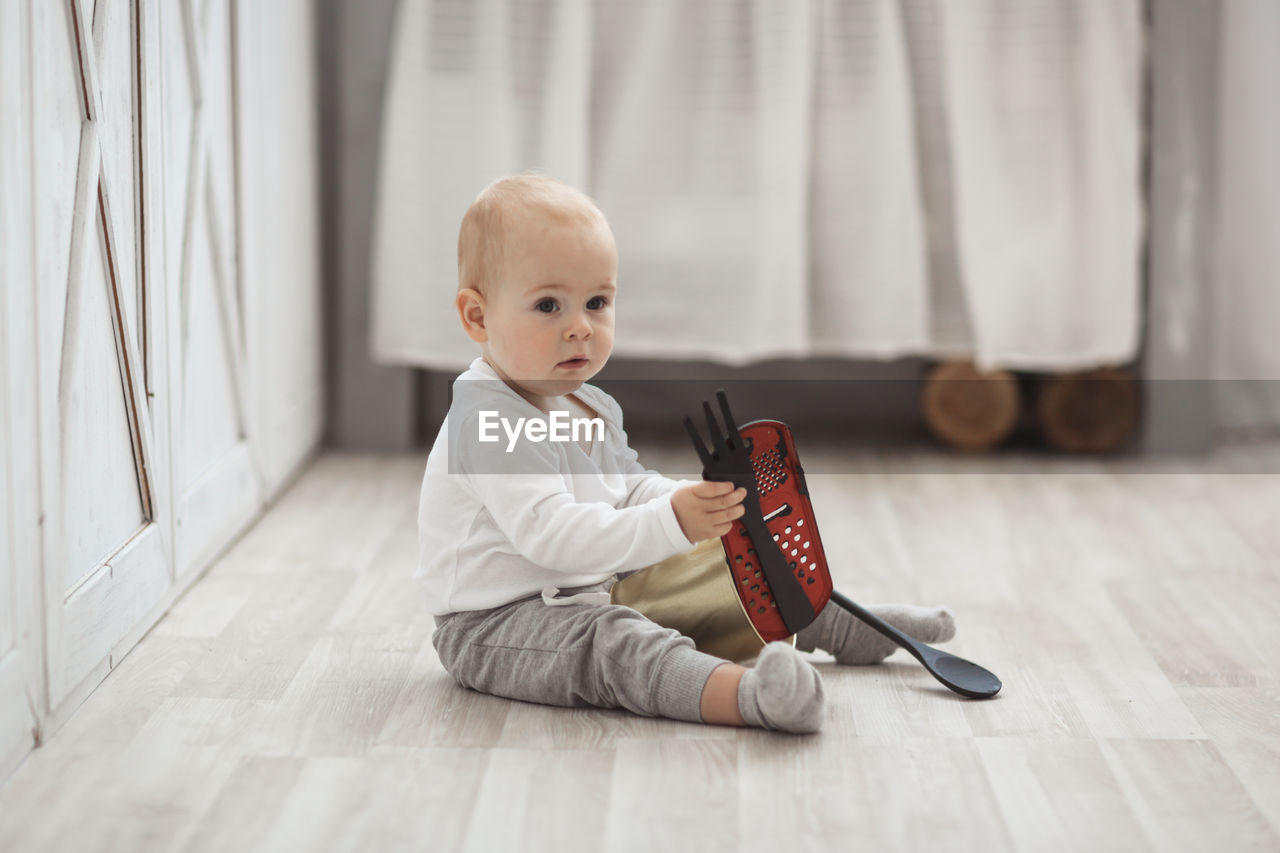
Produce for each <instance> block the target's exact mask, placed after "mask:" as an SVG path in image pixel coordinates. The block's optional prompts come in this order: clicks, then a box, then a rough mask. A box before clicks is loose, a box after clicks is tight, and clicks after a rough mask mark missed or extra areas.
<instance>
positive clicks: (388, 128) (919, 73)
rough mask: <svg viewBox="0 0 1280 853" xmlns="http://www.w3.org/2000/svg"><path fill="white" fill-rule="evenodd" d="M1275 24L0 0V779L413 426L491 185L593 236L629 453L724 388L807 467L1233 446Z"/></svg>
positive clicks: (1008, 10) (1273, 213) (1020, 14)
mask: <svg viewBox="0 0 1280 853" xmlns="http://www.w3.org/2000/svg"><path fill="white" fill-rule="evenodd" d="M1277 45H1280V4H1277V3H1276V2H1274V0H1231V2H1222V3H1217V2H1201V0H1107V2H1089V3H1081V2H1076V0H963V2H944V0H826V1H825V2H823V0H789V2H783V0H777V2H764V0H761V2H744V1H743V0H706V2H701V1H700V2H688V1H687V0H683V1H682V2H677V0H653V2H646V3H636V2H624V0H521V1H520V2H517V0H508V2H489V1H488V0H477V2H467V0H436V1H435V2H428V0H361V2H355V0H264V1H263V2H253V3H250V2H246V0H0V116H3V120H2V122H0V127H2V128H3V133H2V135H0V276H2V277H3V290H2V291H0V333H2V334H3V344H2V345H0V458H2V459H3V468H4V487H3V489H0V532H2V533H3V537H2V539H0V541H2V542H3V543H4V544H3V547H2V548H0V776H3V774H4V773H5V772H6V771H7V770H8V769H9V768H12V767H13V766H16V763H17V762H18V761H20V760H21V758H22V756H24V755H26V754H27V752H29V750H30V749H31V747H32V745H33V744H35V743H38V742H39V741H40V738H41V737H42V732H44V731H49V730H52V729H56V728H57V727H58V726H59V725H61V723H62V722H63V721H65V720H66V719H67V717H68V716H69V715H70V714H71V713H72V711H74V709H75V708H76V707H77V706H78V705H79V703H80V702H81V701H83V699H84V697H85V696H87V695H88V694H89V693H90V692H91V691H92V690H93V689H94V688H95V687H96V686H97V684H98V683H100V682H101V681H102V679H103V678H105V677H106V675H107V673H109V672H110V671H111V670H112V669H113V667H114V666H115V665H116V664H117V663H118V662H119V660H120V658H121V657H122V656H123V655H124V654H125V653H127V652H128V651H129V649H130V648H132V647H133V645H134V644H136V643H137V641H138V639H139V638H140V637H142V636H143V635H144V634H145V633H146V632H147V631H148V630H149V629H150V628H151V627H152V626H153V625H154V624H155V623H156V621H157V620H158V619H159V618H160V617H161V616H162V615H163V614H164V613H165V612H166V611H167V610H168V609H169V608H170V607H171V606H172V604H173V603H174V602H175V601H176V600H177V599H178V597H179V596H180V595H182V593H183V592H184V591H185V590H186V589H187V588H189V587H190V586H191V584H192V583H193V582H194V581H195V580H196V579H197V578H198V577H199V576H200V574H201V572H203V571H204V570H205V569H207V568H208V567H209V565H210V564H211V562H212V561H213V560H214V559H215V557H217V556H218V555H219V554H221V553H222V552H223V551H224V550H225V549H226V548H227V547H228V545H229V543H231V542H233V541H234V540H235V539H236V537H237V536H239V535H240V533H242V532H243V531H244V530H245V529H246V527H247V526H248V525H249V524H250V523H251V522H252V521H253V520H255V519H256V518H258V517H260V516H261V515H262V513H263V512H264V511H265V509H266V507H268V506H269V505H271V503H272V502H274V501H275V500H276V499H277V498H278V497H279V496H280V495H281V494H282V493H283V491H284V490H285V488H286V487H288V486H289V484H291V483H292V482H294V481H295V480H296V478H297V477H298V475H299V474H300V473H301V472H302V471H304V470H305V469H306V468H307V466H308V464H309V463H310V462H311V461H312V460H313V459H314V458H315V456H316V454H317V452H318V451H319V450H320V449H321V448H324V447H332V448H342V449H359V450H378V451H388V450H395V451H415V452H420V450H421V449H422V448H424V447H425V446H426V445H427V444H428V443H429V442H430V441H431V440H432V438H433V437H434V436H435V433H436V430H437V429H438V427H439V425H440V422H441V419H442V418H443V415H444V411H445V408H446V407H447V404H448V400H449V383H450V380H451V379H452V377H453V376H455V375H456V374H457V372H458V371H459V369H460V368H462V367H464V366H465V365H466V364H467V363H468V362H469V361H470V360H471V358H472V357H473V356H474V351H473V349H472V345H471V344H470V342H469V341H467V340H466V339H465V337H464V336H463V335H462V333H461V331H460V329H459V327H458V322H457V319H456V316H455V312H454V309H453V307H452V294H453V292H454V289H455V287H456V279H455V267H454V264H455V248H454V247H455V241H456V234H457V226H458V222H459V220H460V218H461V216H462V213H463V211H464V210H465V208H466V206H467V204H468V203H469V202H470V200H471V199H472V198H473V197H474V196H475V194H476V193H477V192H478V191H479V190H480V189H481V188H482V187H483V186H484V185H486V184H487V183H488V182H490V181H491V180H493V179H495V178H497V177H500V176H502V175H504V174H507V173H511V172H516V171H520V170H525V169H540V170H544V171H547V172H550V173H552V174H554V175H557V176H559V177H560V178H562V179H564V180H566V181H569V182H571V183H573V184H576V185H578V186H579V187H581V188H582V189H583V190H585V191H586V192H588V193H589V194H591V195H592V196H594V197H595V198H596V199H597V201H598V202H599V204H600V206H601V207H602V209H603V210H604V211H605V213H606V214H607V215H608V217H609V218H610V220H611V222H612V225H613V228H614V231H615V233H616V236H617V240H618V245H619V250H620V254H621V271H620V275H621V286H622V297H621V298H622V301H621V303H620V314H619V321H618V338H617V344H616V349H615V356H614V360H613V361H612V362H611V363H610V365H609V366H608V367H607V368H606V370H605V372H604V373H602V374H601V375H600V377H599V378H598V382H599V384H601V385H602V386H604V387H605V388H606V389H607V390H609V391H611V392H613V393H615V395H616V396H618V397H619V399H620V400H621V401H622V403H623V405H624V408H625V409H626V411H627V417H628V426H629V428H632V429H633V430H634V433H635V435H636V436H637V437H638V438H643V439H646V440H658V439H662V438H664V437H669V436H670V435H671V433H672V431H673V427H674V425H675V424H676V422H677V420H678V417H679V416H680V415H681V414H684V413H685V412H686V411H688V410H689V409H691V408H692V403H693V401H695V400H700V399H702V398H704V397H706V396H707V395H708V393H709V389H713V388H714V387H716V384H724V383H733V384H734V388H735V390H734V391H733V396H734V399H735V401H741V402H738V403H736V410H737V411H738V413H739V415H740V416H741V417H743V418H744V419H745V418H751V417H765V416H768V417H776V418H781V419H784V420H787V421H789V422H791V423H792V424H793V426H795V427H796V428H797V431H798V432H799V431H800V430H804V431H805V432H804V434H806V435H808V434H814V435H817V434H818V433H819V432H822V433H824V434H829V435H833V436H836V437H838V438H840V439H841V440H844V441H847V442H850V445H849V446H853V444H855V443H857V442H861V441H865V440H870V438H871V436H873V435H886V436H890V437H893V438H894V439H898V440H905V441H908V442H910V441H915V442H921V443H925V444H927V446H930V447H934V446H938V445H939V443H941V445H942V446H943V447H946V448H952V447H954V448H964V449H970V450H972V449H987V450H995V451H997V452H998V449H999V448H1001V447H1002V446H1007V445H1009V443H1010V442H1013V446H1017V442H1018V441H1019V440H1021V441H1023V442H1024V446H1025V444H1026V443H1032V444H1034V445H1035V446H1036V447H1039V448H1047V449H1048V450H1050V451H1054V452H1056V451H1058V450H1064V451H1108V452H1110V451H1122V452H1125V453H1128V454H1132V455H1134V456H1136V457H1139V458H1146V457H1147V456H1149V455H1155V454H1157V453H1169V452H1176V453H1182V454H1205V453H1209V452H1210V451H1212V450H1213V449H1214V447H1215V445H1217V444H1219V443H1221V442H1223V441H1227V440H1236V438H1238V437H1239V436H1259V435H1260V436H1264V437H1266V436H1270V437H1272V438H1274V437H1275V436H1276V434H1277V430H1278V429H1280V395H1278V394H1277V393H1276V392H1275V388H1276V385H1277V384H1278V383H1277V382H1276V380H1277V379H1280V346H1277V344H1276V342H1275V337H1276V334H1275V330H1276V329H1277V328H1280V288H1278V287H1277V286H1276V279H1277V274H1278V273H1280V241H1277V240H1276V239H1275V237H1276V235H1277V233H1280V166H1278V165H1277V155H1276V152H1277V151H1280V102H1278V101H1277V100H1276V98H1275V81H1276V80H1277V79H1280V51H1277V50H1276V47H1277ZM713 383H715V384H713ZM810 431H812V432H811V433H810ZM1019 436H1022V438H1021V439H1019ZM677 440H679V439H678V438H677ZM686 455H687V454H686ZM420 462H421V460H420V458H418V457H416V456H415V457H414V458H413V460H412V462H411V464H410V463H408V462H406V463H405V465H406V466H407V468H406V470H407V469H408V468H412V469H413V472H412V475H413V476H416V475H417V472H418V471H420ZM413 476H410V478H409V479H413ZM374 479H375V480H376V477H375V478H374ZM315 500H317V501H319V502H320V504H321V505H322V506H327V507H336V508H335V509H334V510H333V511H334V512H338V510H339V509H341V507H337V505H338V503H340V502H341V501H342V500H345V498H342V497H341V495H338V496H337V497H334V496H333V495H332V494H329V493H324V494H320V495H319V496H316V497H315Z"/></svg>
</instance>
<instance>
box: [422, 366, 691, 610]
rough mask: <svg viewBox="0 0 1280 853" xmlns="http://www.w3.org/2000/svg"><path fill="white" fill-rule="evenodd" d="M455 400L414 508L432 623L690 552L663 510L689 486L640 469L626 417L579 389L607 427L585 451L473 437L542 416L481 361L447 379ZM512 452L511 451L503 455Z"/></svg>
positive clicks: (608, 401)
mask: <svg viewBox="0 0 1280 853" xmlns="http://www.w3.org/2000/svg"><path fill="white" fill-rule="evenodd" d="M453 396H454V399H453V404H452V405H451V406H450V407H449V413H448V415H447V416H446V417H445V422H444V424H443V426H441V428H440V432H439V433H438V434H437V436H436V440H435V444H434V445H433V446H432V448H431V453H430V455H429V456H428V457H427V468H426V472H425V474H424V475H423V478H422V493H421V498H420V501H419V506H418V542H419V563H418V570H417V572H416V573H415V575H414V577H415V578H416V579H417V580H418V581H420V582H421V584H422V587H423V592H424V594H425V597H426V600H427V606H428V609H429V610H430V611H431V613H432V615H440V614H444V613H452V612H456V611H462V610H484V609H488V608H491V607H498V606H500V605H502V604H507V603H509V602H512V601H516V600H519V599H521V598H526V597H528V596H531V595H537V594H538V593H539V592H541V591H542V590H544V589H546V588H547V587H549V586H551V587H557V588H568V587H576V586H586V585H588V584H594V583H598V582H600V581H603V580H606V579H607V578H609V577H610V576H611V575H614V574H616V573H618V572H625V571H633V570H636V569H641V568H644V567H645V566H648V565H652V564H653V563H656V562H659V561H661V560H665V559H666V558H667V557H670V556H672V555H674V554H679V553H682V552H685V551H688V550H689V549H691V548H692V547H693V546H694V543H693V542H690V541H689V539H688V538H687V537H686V536H685V535H684V532H683V531H682V530H681V529H680V523H679V522H678V521H677V520H676V515H675V510H674V509H673V508H672V505H671V493H672V492H673V491H675V490H676V489H677V488H679V487H680V486H681V485H683V484H684V483H685V482H687V481H676V480H670V479H667V478H666V477H663V476H662V475H660V474H658V473H656V472H654V471H649V470H646V469H645V468H644V466H642V465H641V464H640V463H639V461H638V458H637V454H636V452H635V451H634V450H632V449H631V447H630V446H628V444H627V435H626V433H625V432H624V431H623V429H622V409H621V407H620V406H619V405H618V403H617V401H615V400H614V399H613V398H612V397H611V396H609V395H608V394H606V393H605V392H604V391H601V390H600V389H599V388H596V387H595V386H593V385H586V384H584V385H583V386H582V387H581V388H579V389H578V391H576V392H575V396H577V397H578V399H579V400H581V401H582V402H583V403H585V404H586V405H587V406H589V407H591V408H592V409H594V410H595V411H596V412H597V413H598V414H599V416H600V418H601V420H603V422H604V438H603V441H600V440H596V441H594V442H593V443H592V445H591V448H590V453H589V454H588V452H587V451H584V450H583V449H582V447H581V446H579V444H578V442H576V441H572V440H568V441H552V440H550V439H547V440H542V441H534V440H530V439H529V438H527V437H526V436H525V434H523V432H522V433H521V435H520V437H518V438H516V439H515V440H514V442H513V441H512V439H511V438H510V436H509V434H508V433H507V432H506V430H505V428H503V427H501V426H498V427H496V428H490V429H488V430H487V434H489V435H494V434H495V433H496V436H497V440H496V441H488V442H484V441H480V440H479V439H480V434H481V426H482V415H481V413H482V412H493V413H496V414H495V415H485V416H484V421H485V422H486V423H488V424H491V425H492V424H495V423H497V422H498V419H499V418H506V419H507V422H508V425H509V426H512V427H514V426H515V424H516V423H517V419H518V418H527V419H535V420H540V421H542V422H544V423H546V422H548V420H549V419H548V417H547V415H546V414H545V413H543V412H542V411H540V410H539V409H538V408H537V407H535V406H534V405H532V404H531V403H529V402H528V401H527V400H525V399H524V398H523V397H521V396H520V395H519V394H517V393H516V392H515V391H513V390H512V389H511V388H509V387H508V386H507V385H506V384H505V383H504V382H503V381H502V380H501V379H499V378H498V375H497V374H496V373H495V372H494V371H493V368H492V367H490V366H489V364H488V363H487V362H485V360H484V359H483V358H477V359H476V360H475V361H473V362H472V363H471V366H470V367H469V368H468V369H467V370H466V371H465V372H463V373H462V374H461V375H460V376H459V377H458V378H457V381H455V383H454V390H453ZM509 446H510V447H511V450H510V452H508V449H507V448H508V447H509Z"/></svg>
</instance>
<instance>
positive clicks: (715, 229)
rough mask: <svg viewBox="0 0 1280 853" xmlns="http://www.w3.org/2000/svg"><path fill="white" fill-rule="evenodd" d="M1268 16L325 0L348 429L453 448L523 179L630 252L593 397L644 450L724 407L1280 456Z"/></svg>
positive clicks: (1129, 4) (833, 427)
mask: <svg viewBox="0 0 1280 853" xmlns="http://www.w3.org/2000/svg"><path fill="white" fill-rule="evenodd" d="M1278 14H1280V13H1278V11H1277V7H1276V4H1274V3H1269V2H1251V0H1245V2H1241V3H1230V4H1216V3H1177V2H1139V0H1126V1H1125V2H1108V3H1095V4H1080V3H1074V2H1066V0H1063V2H1056V0H1053V1H1052V2H1050V1H1049V0H1046V2H1032V3H1013V2H1010V3H1005V2H966V3H963V4H954V3H953V4H947V3H938V2H931V0H903V2H803V3H741V2H707V3H676V2H670V3H664V2H658V3H649V4H633V3H624V2H563V3H560V2H552V0H544V2H531V3H469V2H395V0H378V2H372V3H365V4H360V6H359V7H358V9H357V7H354V6H352V5H350V4H346V3H342V2H330V3H322V4H321V6H320V8H319V26H320V30H321V34H322V43H323V48H322V62H321V75H322V76H321V80H322V94H323V99H322V104H323V122H324V127H325V133H324V136H323V138H324V140H325V142H326V147H325V149H324V150H325V155H324V156H325V164H326V174H327V175H328V176H329V177H330V178H331V181H329V182H327V183H326V187H325V192H326V196H325V197H326V199H328V200H329V201H328V203H327V204H326V210H329V211H333V212H334V215H333V216H331V217H330V218H329V219H327V220H326V228H327V231H326V241H325V243H326V251H327V253H328V254H327V263H326V265H325V268H326V270H327V271H328V272H329V274H330V276H331V279H330V294H331V297H332V298H333V300H334V301H333V303H332V305H333V308H334V310H333V312H332V313H331V318H332V320H333V323H332V325H331V327H330V332H331V336H330V338H329V340H330V343H331V344H332V349H331V350H330V352H331V353H332V354H333V355H334V358H333V359H332V360H331V361H330V366H331V373H330V379H331V383H330V388H331V391H332V394H331V396H330V398H329V400H330V408H329V417H328V422H329V428H330V431H331V433H330V434H331V435H332V437H333V438H334V440H335V441H337V442H338V443H339V444H342V445H349V446H376V447H407V446H413V445H414V444H415V443H420V442H421V441H423V439H424V433H428V434H427V435H426V436H425V437H426V438H427V439H428V440H429V438H430V437H431V435H434V430H435V425H438V423H439V421H440V419H441V418H442V416H443V412H444V409H445V408H446V407H447V403H448V395H447V388H448V380H449V379H451V378H452V376H454V375H456V373H457V372H458V371H459V370H460V369H461V368H462V367H464V366H465V365H466V364H467V363H468V362H469V360H470V359H471V358H472V357H473V346H472V345H471V343H470V342H469V341H468V340H467V339H466V338H465V336H464V335H463V334H462V332H461V329H460V327H459V324H458V322H457V321H456V319H455V317H454V315H453V312H452V311H451V310H450V306H449V304H448V294H449V293H451V292H452V288H453V286H454V285H453V282H454V281H455V275H456V273H455V251H456V249H455V245H456V244H455V241H456V232H457V222H458V220H459V217H460V211H462V210H465V208H466V206H467V204H468V203H469V202H470V200H471V198H473V197H474V195H475V194H476V192H477V191H478V188H480V187H483V186H484V185H485V184H486V183H488V182H489V181H491V180H493V179H494V178H496V177H499V176H501V175H503V174H507V173H511V172H515V171H520V170H523V169H528V168H534V169H540V170H544V171H547V172H550V173H551V174H554V175H557V176H559V177H561V178H563V179H565V180H567V181H569V182H571V183H574V184H576V185H578V186H580V187H582V188H583V189H585V190H586V191H587V192H588V193H590V194H592V195H593V196H594V197H595V198H596V199H597V201H598V202H599V203H600V205H601V207H602V208H603V209H604V211H605V212H606V214H607V215H608V216H609V217H610V220H611V222H612V224H613V226H614V230H615V233H616V235H617V239H618V245H619V251H620V256H621V270H620V279H621V282H622V284H623V285H624V287H625V291H624V292H623V295H622V299H623V301H622V302H621V303H620V304H619V320H618V335H617V342H616V346H615V357H614V361H613V362H612V363H611V364H610V365H609V366H608V367H607V368H606V370H605V372H604V373H603V374H601V376H600V377H599V382H600V384H603V385H605V387H607V388H608V389H609V390H610V391H611V392H613V393H614V394H615V395H616V396H618V397H619V398H620V400H621V401H622V402H623V404H624V409H625V410H626V411H627V416H628V423H629V424H630V425H631V428H632V430H633V431H634V432H636V433H637V434H638V435H640V436H641V437H650V436H652V437H654V438H659V437H661V436H662V435H663V434H664V433H665V432H669V430H670V427H671V424H672V423H673V422H674V421H673V420H672V414H671V412H672V411H673V410H680V411H683V410H684V409H687V408H688V407H689V406H690V405H691V404H692V401H696V400H698V399H701V397H702V396H705V394H706V386H707V383H708V382H716V381H718V382H723V381H729V382H732V383H735V384H736V386H737V389H738V396H739V397H746V398H747V401H748V402H747V403H746V405H745V408H746V409H748V410H751V411H754V412H755V413H756V414H757V415H758V416H766V415H767V416H773V417H781V418H783V419H785V420H788V421H790V422H792V423H793V424H796V425H802V426H803V427H804V428H805V429H806V430H810V431H816V430H822V431H824V432H831V433H833V434H837V435H843V436H844V437H846V438H851V439H855V440H857V439H867V438H868V437H870V436H872V435H881V436H888V435H891V436H896V437H898V438H906V439H920V440H926V441H927V440H930V439H931V438H932V439H939V438H940V439H942V440H943V441H944V442H945V443H949V444H952V445H955V446H961V447H965V446H967V447H992V446H995V445H998V444H1000V443H1002V442H1009V441H1012V442H1013V443H1018V440H1019V436H1023V437H1024V439H1026V440H1029V441H1032V442H1036V441H1039V443H1040V444H1042V445H1043V444H1045V443H1046V440H1047V444H1048V445H1049V446H1051V447H1057V448H1059V449H1097V450H1114V449H1118V448H1128V449H1136V450H1139V451H1151V450H1178V451H1193V452H1200V451H1204V450H1207V449H1208V448H1209V447H1210V446H1211V445H1212V443H1213V440H1214V436H1215V435H1221V434H1222V433H1223V431H1239V430H1257V429H1264V430H1265V429H1268V428H1274V427H1275V426H1276V425H1277V424H1278V423H1280V399H1278V398H1277V395H1276V394H1275V393H1274V391H1273V390H1272V389H1271V386H1269V385H1268V384H1267V383H1266V382H1264V381H1256V380H1269V379H1275V378H1277V377H1280V351H1278V350H1277V348H1276V347H1274V346H1273V345H1272V344H1271V341H1270V338H1271V331H1270V329H1271V328H1272V327H1273V326H1274V325H1275V321H1276V319H1277V318H1278V317H1280V292H1278V291H1277V289H1276V288H1275V287H1274V285H1273V283H1272V282H1273V278H1274V270H1276V269H1277V265H1278V262H1280V259H1278V258H1277V255H1276V251H1277V250H1276V249H1275V247H1274V242H1273V241H1271V240H1269V239H1268V236H1269V235H1270V234H1271V233H1272V232H1273V230H1274V225H1275V223H1276V204H1277V203H1276V201H1275V197H1276V196H1275V192H1274V190H1275V188H1276V185H1277V180H1278V178H1277V167H1276V165H1275V162H1274V160H1275V158H1274V156H1272V155H1271V154H1270V152H1271V151H1272V150H1274V149H1275V145H1274V144H1272V143H1274V142H1275V141H1276V135H1277V133H1278V132H1280V129H1278V125H1277V121H1278V119H1277V105H1276V103H1275V101H1274V98H1271V97H1270V96H1269V95H1268V94H1267V89H1268V83H1267V81H1269V80H1271V79H1274V76H1275V72H1276V71H1277V68H1276V67H1275V66H1276V60H1275V58H1274V56H1273V54H1274V51H1273V50H1272V49H1271V48H1272V46H1274V44H1275V43H1276V39H1277V38H1278V37H1280V21H1278V18H1277V16H1278ZM970 363H972V364H970ZM939 364H942V365H943V366H944V367H945V369H942V370H939V369H938V365H939ZM1117 369H1119V370H1117ZM1099 370H1101V372H1097V371H1099ZM931 377H936V378H938V379H942V378H945V379H950V380H953V381H952V382H950V383H947V384H941V385H940V384H937V383H935V384H934V388H933V391H932V394H931V392H930V391H929V389H928V387H927V386H928V381H929V379H930V378H931ZM978 379H985V380H988V381H986V382H978V381H976V380H978ZM1101 379H1115V380H1117V383H1108V382H1099V381H1096V380H1101ZM954 380H960V381H954ZM1121 380H1123V381H1125V382H1131V383H1132V384H1130V385H1127V386H1124V387H1119V384H1118V383H1119V381H1121ZM1211 380H1235V381H1219V382H1216V383H1215V382H1212V381H1211ZM1113 386H1116V387H1113ZM757 401H758V403H759V405H757ZM922 402H923V404H922ZM930 433H932V434H930ZM1010 436H1012V438H1011V437H1010ZM1023 443H1026V441H1025V440H1024V442H1023Z"/></svg>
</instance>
